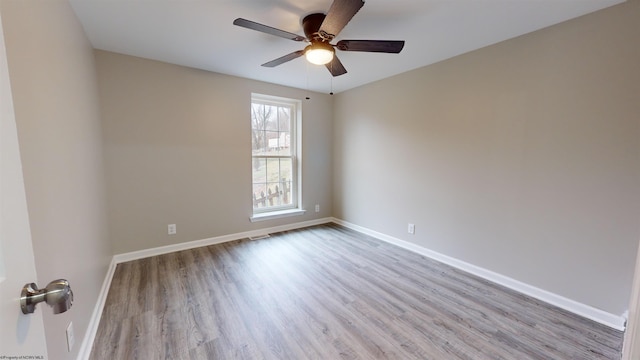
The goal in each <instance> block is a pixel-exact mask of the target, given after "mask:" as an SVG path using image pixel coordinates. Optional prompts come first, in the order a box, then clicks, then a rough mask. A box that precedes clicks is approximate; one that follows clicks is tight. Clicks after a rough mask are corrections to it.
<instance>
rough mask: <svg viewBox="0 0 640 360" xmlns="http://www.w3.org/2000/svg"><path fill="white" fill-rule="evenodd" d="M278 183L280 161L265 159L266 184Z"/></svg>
mask: <svg viewBox="0 0 640 360" xmlns="http://www.w3.org/2000/svg"><path fill="white" fill-rule="evenodd" d="M278 181H280V159H267V182H270V183H277V182H278Z"/></svg>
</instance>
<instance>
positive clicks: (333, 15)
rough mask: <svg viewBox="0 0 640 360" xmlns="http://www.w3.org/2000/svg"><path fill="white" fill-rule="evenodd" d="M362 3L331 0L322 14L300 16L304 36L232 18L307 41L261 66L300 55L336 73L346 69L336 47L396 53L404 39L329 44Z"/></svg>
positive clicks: (271, 33) (291, 38)
mask: <svg viewBox="0 0 640 360" xmlns="http://www.w3.org/2000/svg"><path fill="white" fill-rule="evenodd" d="M363 5H364V1H362V0H334V1H333V3H332V4H331V7H330V8H329V12H328V13H327V14H326V15H325V14H322V13H314V14H310V15H307V16H305V17H304V18H303V19H302V28H303V30H304V34H305V35H306V37H305V36H300V35H298V34H294V33H290V32H288V31H284V30H280V29H276V28H273V27H271V26H267V25H263V24H259V23H257V22H254V21H250V20H246V19H242V18H238V19H235V20H234V21H233V24H234V25H237V26H241V27H244V28H247V29H251V30H256V31H260V32H263V33H266V34H270V35H275V36H279V37H283V38H285V39H290V40H293V41H305V42H307V43H309V45H307V46H306V47H305V48H304V50H298V51H295V52H292V53H291V54H287V55H285V56H282V57H279V58H277V59H275V60H272V61H269V62H267V63H264V64H262V66H265V67H275V66H278V65H281V64H284V63H286V62H288V61H291V60H293V59H296V58H298V57H300V56H302V55H304V56H305V57H306V58H307V60H308V61H309V62H310V63H313V64H316V65H325V66H326V67H327V69H328V70H329V72H330V73H331V75H333V76H340V75H343V74H346V73H347V69H345V68H344V66H343V65H342V63H341V62H340V59H338V57H337V56H336V54H335V49H336V48H337V49H338V50H342V51H364V52H380V53H390V54H398V53H399V52H400V51H402V48H403V47H404V41H400V40H340V41H338V42H337V43H336V44H335V45H334V44H331V41H333V39H334V38H335V37H336V36H338V34H339V33H340V31H341V30H342V29H343V28H344V27H345V26H346V25H347V23H348V22H349V21H350V20H351V18H353V16H354V15H355V14H356V13H357V12H358V10H360V8H361V7H362V6H363Z"/></svg>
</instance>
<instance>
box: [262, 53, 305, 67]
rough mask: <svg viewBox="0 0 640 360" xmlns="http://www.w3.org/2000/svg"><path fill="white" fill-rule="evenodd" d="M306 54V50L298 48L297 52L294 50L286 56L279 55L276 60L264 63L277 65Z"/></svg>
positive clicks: (272, 65) (270, 65) (266, 65)
mask: <svg viewBox="0 0 640 360" xmlns="http://www.w3.org/2000/svg"><path fill="white" fill-rule="evenodd" d="M303 54H304V50H298V51H296V52H292V53H291V54H287V55H285V56H282V57H279V58H277V59H275V60H271V61H269V62H267V63H264V64H262V66H264V67H276V66H278V65H280V64H284V63H286V62H287V61H291V60H293V59H297V58H299V57H300V56H302V55H303Z"/></svg>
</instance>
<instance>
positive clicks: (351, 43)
mask: <svg viewBox="0 0 640 360" xmlns="http://www.w3.org/2000/svg"><path fill="white" fill-rule="evenodd" d="M336 47H337V48H338V49H340V50H342V51H366V52H381V53H390V54H397V53H399V52H400V51H402V48H403V47H404V41H402V40H340V41H338V43H337V44H336Z"/></svg>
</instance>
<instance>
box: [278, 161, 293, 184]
mask: <svg viewBox="0 0 640 360" xmlns="http://www.w3.org/2000/svg"><path fill="white" fill-rule="evenodd" d="M291 163H292V160H291V159H280V181H282V180H286V181H291V178H292V176H291V174H292V170H291V168H292V164H291Z"/></svg>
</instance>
